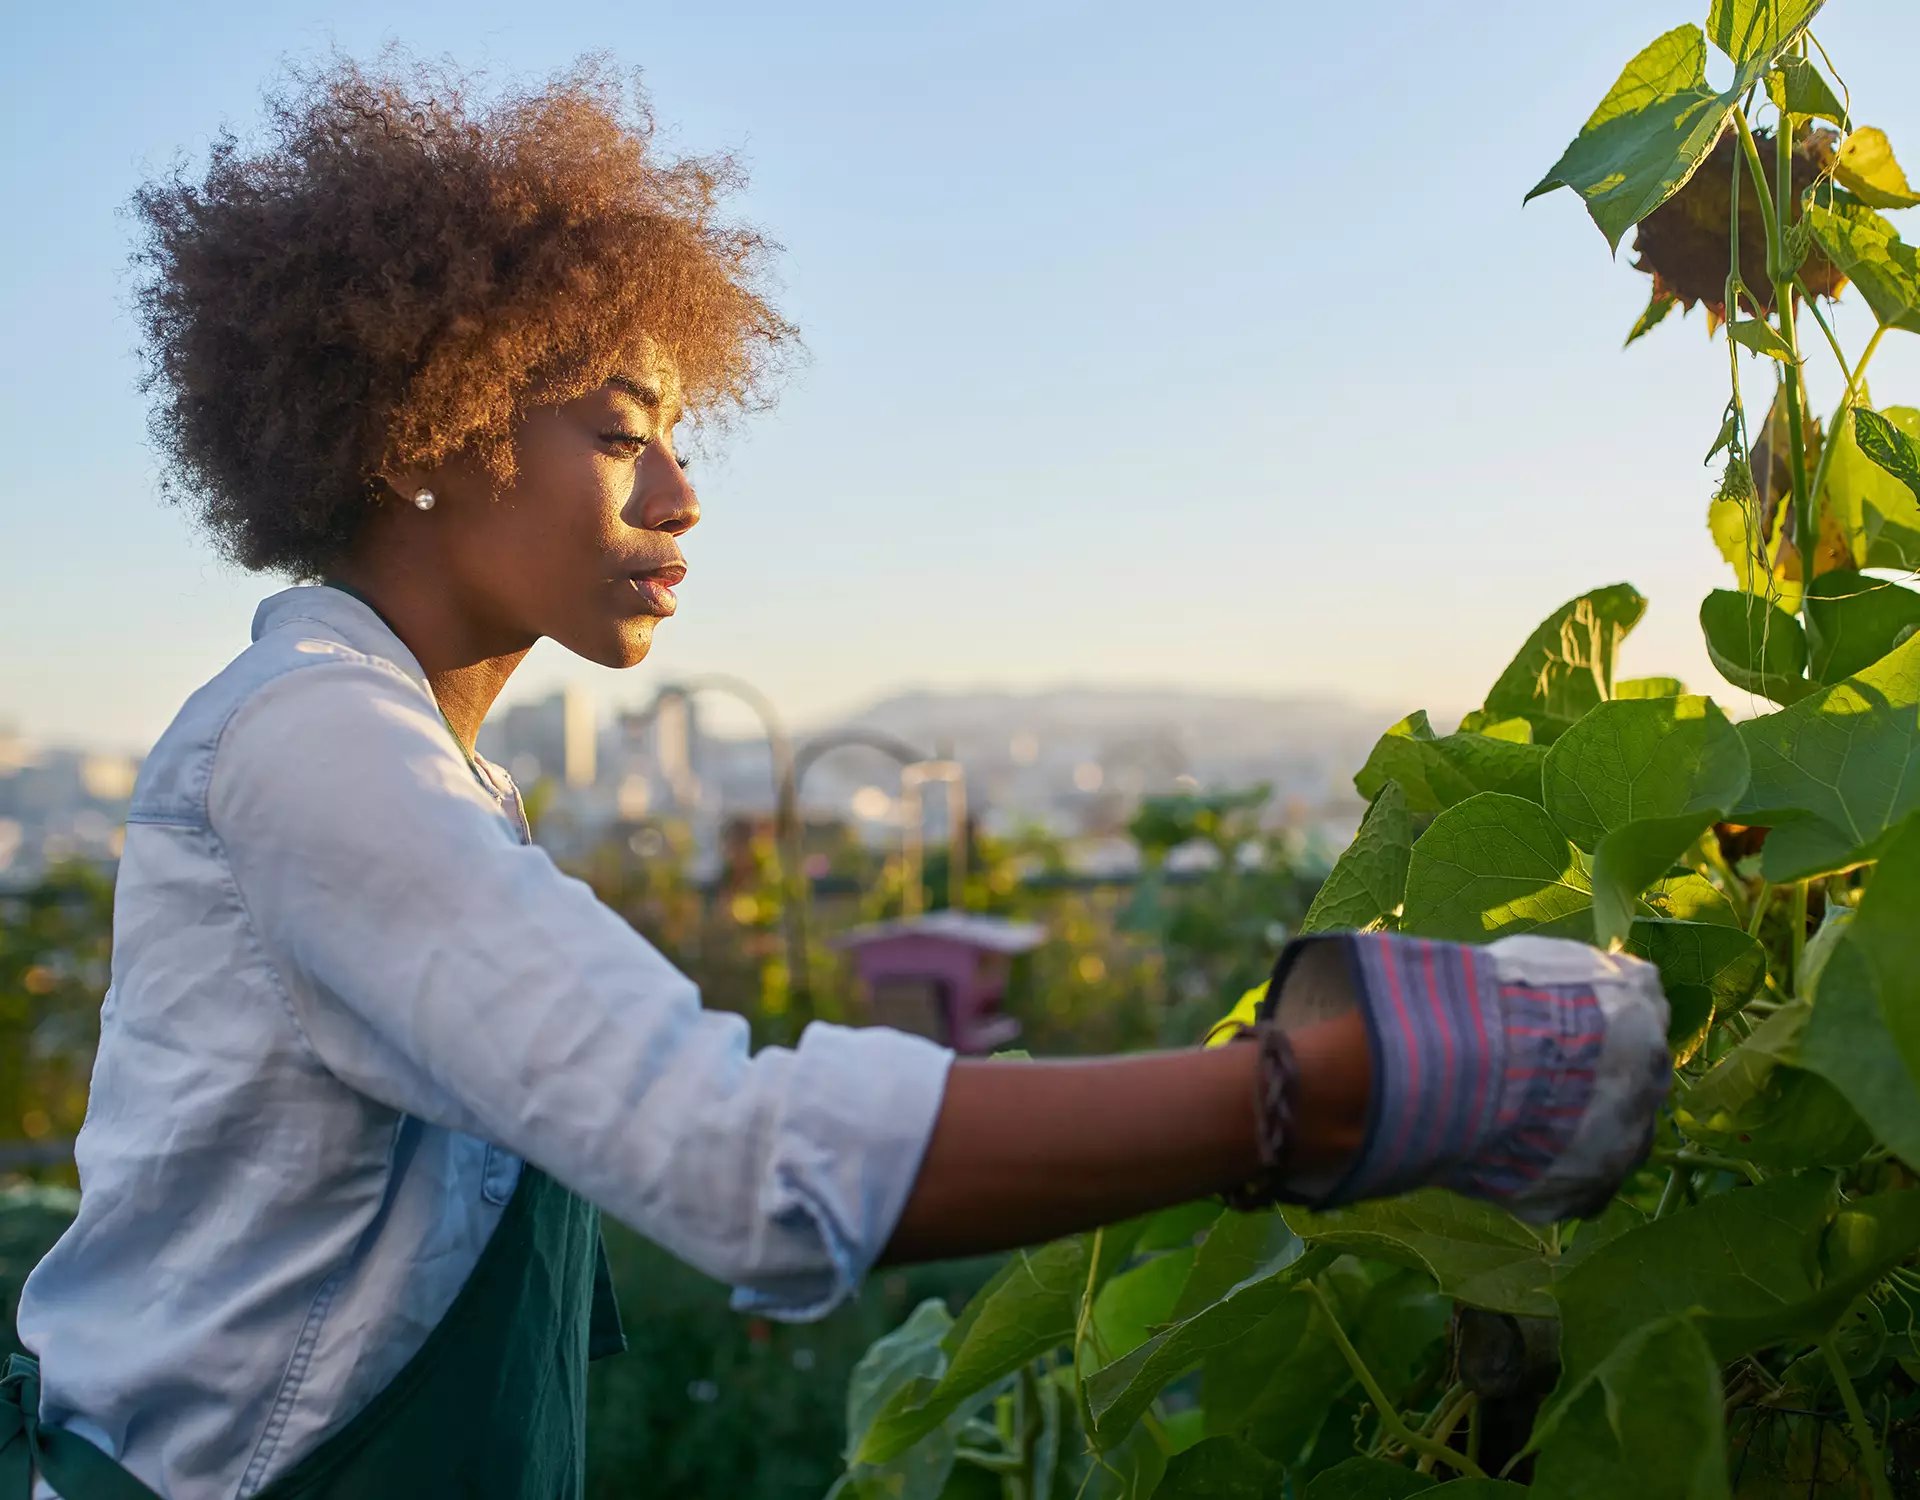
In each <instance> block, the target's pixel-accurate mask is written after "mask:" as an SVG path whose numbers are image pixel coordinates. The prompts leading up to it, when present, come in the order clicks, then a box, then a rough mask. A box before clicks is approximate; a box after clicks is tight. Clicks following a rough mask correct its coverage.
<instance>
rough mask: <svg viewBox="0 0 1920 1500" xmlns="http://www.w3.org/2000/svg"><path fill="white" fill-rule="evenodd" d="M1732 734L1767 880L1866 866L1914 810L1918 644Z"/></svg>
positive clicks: (1746, 810) (1744, 817) (1745, 806)
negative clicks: (1744, 760) (1738, 742)
mask: <svg viewBox="0 0 1920 1500" xmlns="http://www.w3.org/2000/svg"><path fill="white" fill-rule="evenodd" d="M1739 729H1740V737H1741V738H1742V739H1744V740H1745V741H1746V742H1747V754H1748V756H1749V758H1750V759H1751V761H1752V764H1753V775H1752V778H1751V780H1750V781H1749V783H1748V787H1747V795H1746V796H1745V797H1744V798H1743V799H1742V800H1741V802H1740V805H1739V806H1738V808H1736V809H1735V816H1737V817H1738V818H1740V820H1741V821H1742V822H1746V823H1757V824H1761V825H1765V826H1770V827H1771V829H1772V832H1771V833H1769V834H1768V836H1767V842H1766V847H1765V853H1764V855H1763V857H1762V863H1761V870H1762V873H1764V874H1765V876H1766V877H1767V879H1769V880H1771V881H1775V882H1785V881H1789V880H1804V879H1806V878H1807V877H1808V876H1810V875H1818V874H1821V873H1823V872H1826V871H1830V870H1838V869H1842V868H1844V867H1846V866H1847V865H1850V864H1853V863H1855V862H1857V861H1859V860H1862V859H1867V858H1871V857H1872V854H1873V852H1874V846H1875V844H1876V843H1877V842H1878V841H1879V840H1880V839H1882V838H1883V837H1885V835H1886V834H1887V832H1888V830H1889V829H1891V828H1893V827H1894V826H1896V825H1897V824H1898V823H1899V822H1900V821H1901V820H1902V819H1903V818H1905V817H1906V816H1907V815H1908V814H1909V813H1911V812H1913V811H1914V810H1915V808H1916V807H1920V636H1916V637H1914V638H1913V639H1911V640H1908V641H1907V642H1906V643H1905V644H1904V645H1901V646H1898V647H1896V648H1895V649H1894V650H1892V651H1891V652H1889V653H1888V654H1887V655H1885V656H1883V657H1882V658H1881V659H1880V660H1879V661H1877V662H1875V663H1874V664H1873V665H1872V666H1870V667H1868V668H1867V669H1866V670H1865V671H1863V672H1860V673H1858V674H1857V675H1855V676H1853V677H1849V678H1848V679H1847V680H1846V681H1844V682H1838V683H1835V684H1833V685H1832V686H1831V687H1826V688H1822V689H1820V690H1819V691H1818V692H1816V693H1814V694H1813V695H1812V696H1810V697H1807V698H1803V699H1802V700H1801V701H1800V702H1798V703H1796V704H1794V705H1793V706H1792V707H1790V708H1784V709H1781V710H1780V711H1779V712H1778V713H1773V714H1767V715H1765V716H1764V717H1762V718H1757V719H1749V720H1748V721H1746V722H1745V723H1743V724H1741V725H1740V726H1739ZM1414 858H1415V862H1416V864H1417V862H1418V859H1419V846H1418V845H1415V847H1414Z"/></svg>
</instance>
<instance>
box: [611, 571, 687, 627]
mask: <svg viewBox="0 0 1920 1500" xmlns="http://www.w3.org/2000/svg"><path fill="white" fill-rule="evenodd" d="M686 576H687V570H686V569H685V568H683V567H672V568H661V569H659V570H658V571H656V572H652V573H630V574H628V575H627V577H625V578H624V579H622V580H621V587H622V588H623V589H624V590H625V591H626V597H627V600H628V609H629V612H630V613H633V614H642V615H659V616H660V617H661V618H662V619H664V618H666V617H667V616H668V615H671V614H672V613H673V612H674V610H675V609H676V608H678V607H679V601H678V600H677V599H676V598H675V597H674V593H673V585H674V584H676V583H679V582H680V581H681V580H682V579H684V578H685V577H686Z"/></svg>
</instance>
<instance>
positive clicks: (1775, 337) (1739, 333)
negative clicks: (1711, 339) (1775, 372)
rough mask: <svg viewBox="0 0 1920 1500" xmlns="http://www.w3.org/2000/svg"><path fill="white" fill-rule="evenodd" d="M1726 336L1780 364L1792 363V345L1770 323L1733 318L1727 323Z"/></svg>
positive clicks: (1744, 347) (1755, 319)
mask: <svg viewBox="0 0 1920 1500" xmlns="http://www.w3.org/2000/svg"><path fill="white" fill-rule="evenodd" d="M1727 337H1728V338H1730V339H1732V340H1733V341H1734V342H1735V343H1736V344H1738V345H1740V347H1741V348H1743V349H1751V350H1752V351H1753V352H1754V353H1755V354H1764V355H1766V356H1767V358H1768V359H1777V360H1779V361H1780V362H1781V363H1782V364H1792V363H1793V345H1791V344H1789V343H1788V342H1787V341H1786V340H1785V339H1783V338H1781V337H1780V335H1779V334H1777V333H1775V332H1774V331H1773V325H1772V324H1770V323H1763V322H1761V321H1760V320H1759V319H1758V318H1736V319H1734V321H1733V322H1731V323H1729V324H1727Z"/></svg>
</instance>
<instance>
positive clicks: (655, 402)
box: [607, 375, 660, 411]
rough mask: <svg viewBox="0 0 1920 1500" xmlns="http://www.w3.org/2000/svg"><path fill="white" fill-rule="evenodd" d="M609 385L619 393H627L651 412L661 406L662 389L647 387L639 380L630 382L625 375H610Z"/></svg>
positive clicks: (652, 386)
mask: <svg viewBox="0 0 1920 1500" xmlns="http://www.w3.org/2000/svg"><path fill="white" fill-rule="evenodd" d="M607 384H608V385H610V386H612V387H613V388H614V389H615V390H617V391H625V392H626V393H627V394H628V395H629V396H631V397H633V399H634V400H636V401H638V402H639V403H640V404H641V405H642V406H644V407H646V408H647V409H648V410H649V411H652V410H655V409H656V408H658V407H659V405H660V388H659V387H658V386H654V385H645V384H642V383H641V382H640V381H637V380H629V379H628V378H627V377H626V376H624V375H609V376H608V377H607Z"/></svg>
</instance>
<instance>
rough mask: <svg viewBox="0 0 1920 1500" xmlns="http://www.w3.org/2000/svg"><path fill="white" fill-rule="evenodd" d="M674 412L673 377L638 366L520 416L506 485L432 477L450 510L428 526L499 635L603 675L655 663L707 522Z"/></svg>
mask: <svg viewBox="0 0 1920 1500" xmlns="http://www.w3.org/2000/svg"><path fill="white" fill-rule="evenodd" d="M679 415H680V390H679V385H678V382H677V381H676V380H675V379H674V377H673V372H672V369H671V367H670V366H668V365H666V364H665V363H664V362H663V361H659V360H655V359H644V358H642V359H636V360H635V361H633V362H632V364H631V366H630V367H629V368H627V369H625V370H624V371H623V372H622V373H621V374H618V375H616V376H614V377H613V378H612V379H610V380H609V381H608V382H607V383H606V384H605V385H603V386H601V387H600V388H599V389H597V390H593V391H589V392H588V393H587V394H586V395H584V396H580V397H578V398H576V399H575V400H572V401H568V402H566V403H565V404H564V405H559V406H549V407H543V408H540V409H537V410H535V411H534V412H532V413H530V414H529V415H528V416H527V417H526V418H524V419H523V420H522V422H521V423H520V425H519V427H518V428H517V429H516V432H515V435H514V453H515V458H516V460H517V466H518V474H517V476H516V478H515V479H514V481H513V483H512V484H511V485H510V486H508V487H507V488H505V489H500V488H498V487H496V486H494V485H493V484H492V483H491V482H490V481H487V480H486V479H484V478H483V477H482V476H480V475H478V474H477V473H472V472H467V473H462V472H461V471H460V470H459V469H458V468H457V467H454V468H451V469H450V470H449V471H448V472H447V473H445V474H443V475H440V476H436V478H439V479H440V480H441V483H442V484H446V485H448V486H449V488H450V489H451V490H452V491H453V492H452V493H450V494H449V495H448V496H447V499H448V500H449V501H450V502H451V503H450V504H447V505H445V506H444V507H442V506H441V505H439V504H436V507H435V510H434V511H433V512H432V513H431V514H430V515H429V516H427V517H423V518H422V519H427V520H438V521H439V522H440V523H441V524H440V527H439V528H438V529H439V530H440V531H441V533H442V536H443V538H444V545H445V548H446V555H447V561H448V562H449V563H450V564H451V566H452V570H453V572H454V573H455V575H456V576H457V577H458V578H459V579H460V581H461V585H462V589H461V592H462V593H463V594H464V595H465V596H466V597H467V598H468V599H470V600H472V601H473V603H474V607H476V608H477V609H479V610H481V611H483V612H484V613H485V615H486V619H485V620H484V624H485V626H486V627H488V628H489V633H490V634H491V633H492V631H493V630H494V629H496V628H497V629H498V630H499V631H500V633H501V634H503V635H506V636H509V637H511V636H513V635H521V636H524V637H526V638H527V639H528V640H529V642H530V641H531V640H537V639H539V638H540V637H542V636H545V637H548V638H550V639H552V640H555V641H558V642H559V643H560V644H561V645H562V646H565V647H566V648H567V649H568V650H569V651H571V652H573V653H574V654H575V655H577V656H583V657H585V658H586V659H587V660H588V661H592V662H597V663H598V664H600V665H601V666H607V667H631V666H633V665H635V664H636V663H638V662H640V661H641V660H642V659H643V658H644V657H645V656H646V654H647V651H648V648H649V647H650V646H651V645H652V644H653V631H654V626H655V625H656V624H657V623H658V622H659V621H661V620H663V619H665V618H666V617H667V616H668V615H670V614H672V613H673V611H674V594H673V587H674V585H676V584H678V583H679V582H680V580H681V579H682V578H683V577H684V576H685V575H686V565H685V562H684V561H683V559H682V557H681V553H680V542H679V538H680V537H681V536H682V535H683V534H684V533H685V532H687V531H688V530H690V529H691V528H692V527H693V526H694V524H695V523H696V522H698V521H699V519H700V502H699V501H698V500H697V499H696V498H695V497H694V493H693V486H692V485H690V484H689V483H688V482H687V476H686V474H685V472H684V471H683V470H682V468H681V465H680V462H679V460H678V459H677V457H676V456H675V453H674V448H673V428H674V424H675V423H676V422H677V421H678V419H679ZM435 493H436V496H438V495H439V494H440V491H439V490H438V489H436V491H435ZM443 510H444V514H443Z"/></svg>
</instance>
